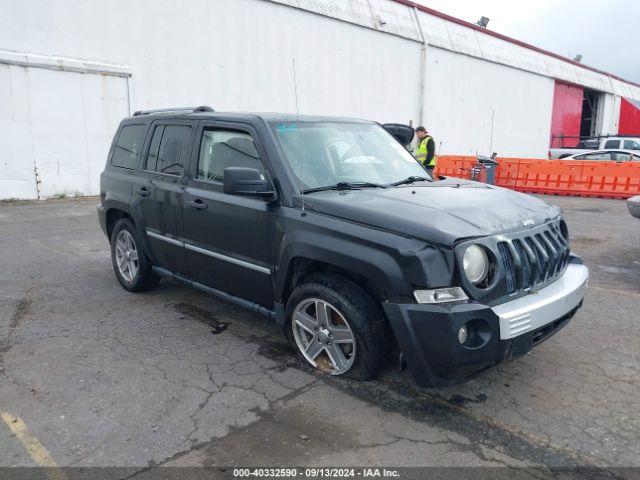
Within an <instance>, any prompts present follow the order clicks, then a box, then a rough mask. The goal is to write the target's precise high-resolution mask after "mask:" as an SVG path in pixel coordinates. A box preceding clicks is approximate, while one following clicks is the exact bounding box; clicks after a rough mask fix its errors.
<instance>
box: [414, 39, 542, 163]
mask: <svg viewBox="0 0 640 480" xmlns="http://www.w3.org/2000/svg"><path fill="white" fill-rule="evenodd" d="M553 88H554V81H553V80H552V79H550V78H547V77H542V76H539V75H534V74H531V73H528V72H525V71H522V70H516V69H513V68H509V67H505V66H502V65H499V64H495V63H491V62H487V61H484V60H479V59H477V58H472V57H469V56H467V55H463V54H459V53H453V52H450V51H447V50H443V49H441V48H435V47H430V48H429V49H428V51H427V81H426V102H425V116H426V122H425V123H426V126H427V128H428V129H429V131H430V133H432V134H433V136H434V138H435V140H436V149H437V151H438V153H447V154H453V155H475V154H476V153H480V154H483V155H491V153H493V152H498V154H499V155H500V156H503V157H541V158H546V156H547V152H548V148H549V132H550V130H551V109H552V104H553Z"/></svg>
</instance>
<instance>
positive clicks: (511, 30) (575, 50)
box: [414, 0, 640, 83]
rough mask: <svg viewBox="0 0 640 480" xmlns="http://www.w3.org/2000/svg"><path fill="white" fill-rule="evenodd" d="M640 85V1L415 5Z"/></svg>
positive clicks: (433, 0) (447, 0) (455, 0)
mask: <svg viewBox="0 0 640 480" xmlns="http://www.w3.org/2000/svg"><path fill="white" fill-rule="evenodd" d="M414 1H416V3H421V4H423V5H425V6H427V7H431V8H433V9H435V10H439V11H441V12H443V13H447V14H449V15H453V16H454V17H458V18H460V19H462V20H467V21H469V22H472V23H475V22H476V21H477V20H478V19H480V17H481V16H483V15H484V16H485V17H488V18H489V19H490V21H489V25H488V29H489V30H494V31H496V32H499V33H502V34H504V35H508V36H510V37H513V38H516V39H518V40H521V41H523V42H526V43H530V44H532V45H535V46H537V47H540V48H544V49H545V50H549V51H552V52H555V53H558V54H560V55H563V56H565V57H569V58H573V57H575V56H576V55H577V54H581V55H582V63H584V64H586V65H589V66H592V67H595V68H599V69H601V70H605V71H607V72H610V73H613V74H615V75H617V76H620V77H622V78H624V79H627V80H630V81H633V82H636V83H640V0H581V1H580V0H527V1H522V0H512V1H509V0H414Z"/></svg>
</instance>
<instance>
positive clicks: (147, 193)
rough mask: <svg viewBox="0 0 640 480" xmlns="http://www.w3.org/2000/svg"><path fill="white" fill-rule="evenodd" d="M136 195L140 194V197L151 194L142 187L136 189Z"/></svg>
mask: <svg viewBox="0 0 640 480" xmlns="http://www.w3.org/2000/svg"><path fill="white" fill-rule="evenodd" d="M138 195H140V196H141V197H148V196H149V195H151V192H150V191H149V190H147V188H146V187H142V188H141V189H139V190H138Z"/></svg>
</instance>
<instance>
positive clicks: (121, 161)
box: [111, 125, 147, 170]
mask: <svg viewBox="0 0 640 480" xmlns="http://www.w3.org/2000/svg"><path fill="white" fill-rule="evenodd" d="M146 131H147V126H146V125H124V126H123V127H122V128H121V129H120V132H118V137H117V138H116V142H115V144H114V146H113V153H112V154H111V165H113V166H115V167H120V168H128V169H130V170H135V169H136V167H137V166H138V155H139V154H140V151H141V150H142V144H143V143H144V134H145V132H146Z"/></svg>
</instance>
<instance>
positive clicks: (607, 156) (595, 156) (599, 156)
mask: <svg viewBox="0 0 640 480" xmlns="http://www.w3.org/2000/svg"><path fill="white" fill-rule="evenodd" d="M580 160H611V153H610V152H600V153H586V154H584V155H582V156H581V157H580Z"/></svg>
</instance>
